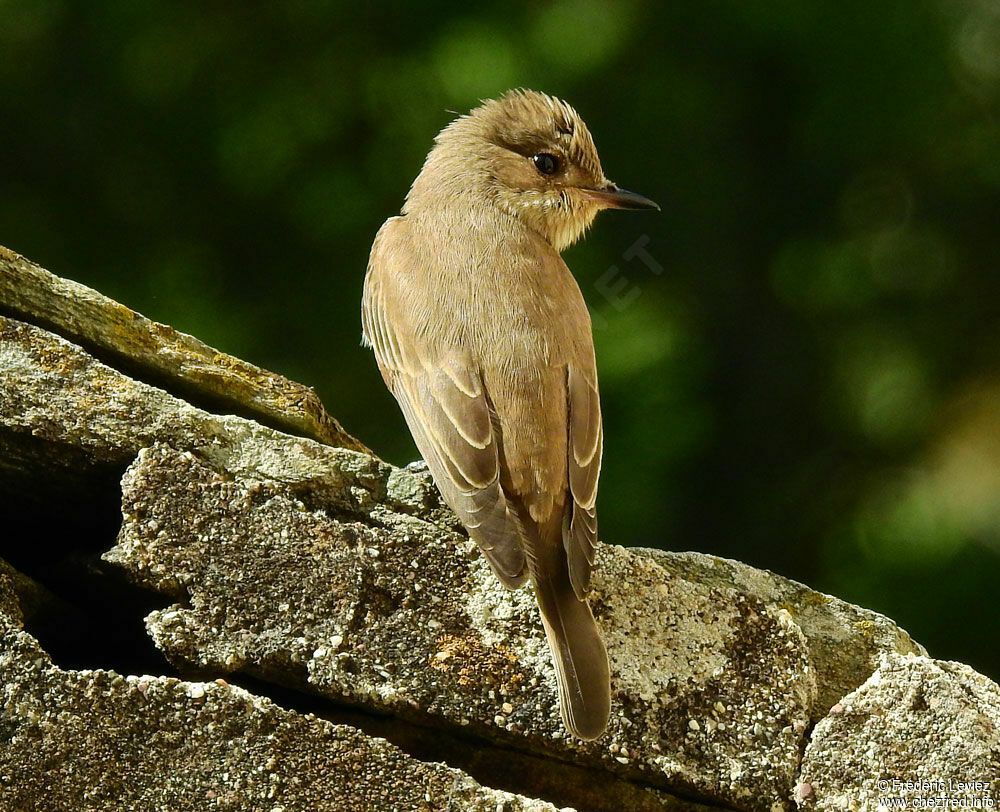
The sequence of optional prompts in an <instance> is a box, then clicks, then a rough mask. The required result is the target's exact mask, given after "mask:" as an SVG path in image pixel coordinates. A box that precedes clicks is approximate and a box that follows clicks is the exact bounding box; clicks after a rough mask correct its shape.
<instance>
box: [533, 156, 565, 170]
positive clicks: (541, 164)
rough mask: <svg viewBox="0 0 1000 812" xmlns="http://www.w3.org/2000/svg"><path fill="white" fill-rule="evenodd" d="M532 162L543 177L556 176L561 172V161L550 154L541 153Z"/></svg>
mask: <svg viewBox="0 0 1000 812" xmlns="http://www.w3.org/2000/svg"><path fill="white" fill-rule="evenodd" d="M531 160H532V162H533V163H534V164H535V169H537V170H538V171H539V172H541V173H542V174H543V175H554V174H555V173H556V172H557V171H558V170H559V159H558V158H557V157H556V156H555V155H551V154H550V153H548V152H539V153H538V154H537V155H535V156H534V157H533V158H532V159H531Z"/></svg>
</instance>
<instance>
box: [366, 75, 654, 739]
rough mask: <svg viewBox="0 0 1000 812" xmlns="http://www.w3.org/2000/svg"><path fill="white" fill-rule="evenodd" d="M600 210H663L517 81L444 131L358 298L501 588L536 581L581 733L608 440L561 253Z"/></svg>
mask: <svg viewBox="0 0 1000 812" xmlns="http://www.w3.org/2000/svg"><path fill="white" fill-rule="evenodd" d="M603 209H659V206H657V204H656V203H654V202H653V201H651V200H649V199H648V198H645V197H643V196H641V195H639V194H636V193H633V192H629V191H627V190H625V189H622V188H620V187H618V186H617V185H615V184H614V183H612V182H611V181H609V180H608V179H607V178H606V177H605V175H604V171H603V169H602V168H601V162H600V159H599V157H598V154H597V148H596V147H595V145H594V141H593V138H592V136H591V134H590V131H589V130H588V129H587V125H586V124H585V123H584V122H583V120H582V119H581V118H580V116H579V114H578V113H577V112H576V111H575V110H574V109H573V108H572V107H571V106H570V105H569V104H567V103H566V102H564V101H562V100H560V99H558V98H555V97H553V96H550V95H547V94H545V93H540V92H537V91H532V90H527V89H516V90H510V91H507V92H506V93H504V94H503V95H501V96H499V97H497V98H495V99H490V100H486V101H483V102H482V103H481V104H480V105H479V106H478V107H476V108H475V109H473V110H471V111H470V112H469V113H468V114H466V115H461V116H459V117H458V118H457V119H455V120H454V121H452V122H451V123H450V124H448V125H447V126H446V127H445V128H444V129H443V130H441V132H440V133H439V134H438V135H437V137H436V138H435V140H434V145H433V147H432V148H431V150H430V152H429V153H428V155H427V158H426V160H425V162H424V164H423V167H422V168H421V170H420V172H419V174H418V175H417V177H416V179H415V180H414V181H413V183H412V185H411V187H410V190H409V192H408V193H407V195H406V199H405V202H404V204H403V206H402V209H401V213H400V214H399V215H397V216H394V217H390V218H389V219H388V220H386V222H385V223H384V224H383V225H382V227H381V228H380V229H379V231H378V233H377V235H376V236H375V240H374V243H373V245H372V249H371V254H370V257H369V262H368V267H367V271H366V274H365V282H364V292H363V295H362V308H361V309H362V342H363V343H364V344H365V345H367V346H370V347H371V348H372V349H373V350H374V353H375V359H376V361H377V364H378V367H379V370H380V372H381V374H382V378H383V380H384V381H385V384H386V386H387V387H388V388H389V390H390V392H391V393H392V394H393V396H394V397H395V399H396V401H397V402H398V404H399V406H400V409H401V410H402V413H403V417H404V419H405V420H406V424H407V426H408V427H409V430H410V433H411V434H412V436H413V440H414V442H415V443H416V446H417V449H418V450H419V451H420V454H421V455H422V457H423V458H424V460H425V462H426V464H427V467H428V469H429V470H430V473H431V476H432V477H433V479H434V482H435V484H436V485H437V487H438V489H439V490H440V492H441V495H442V498H443V500H444V502H445V503H446V504H447V505H448V506H449V507H450V508H451V509H452V510H453V511H454V512H455V513H456V514H457V516H458V518H459V520H460V522H461V523H462V525H463V526H464V527H465V529H466V531H467V532H468V534H469V536H470V537H471V538H472V539H473V540H474V541H475V542H476V544H477V546H478V548H479V549H480V550H481V552H482V554H483V556H484V557H485V559H486V561H487V562H488V563H489V565H490V567H491V568H492V570H493V572H494V574H495V575H496V577H497V578H498V579H499V580H500V581H501V583H503V584H504V586H506V587H508V588H509V589H517V588H518V587H521V586H522V585H523V584H524V583H525V582H526V581H528V580H529V579H530V581H531V582H532V584H533V586H534V592H535V597H536V600H537V603H538V607H539V609H540V614H541V618H542V625H543V627H544V629H545V634H546V638H547V641H548V644H549V648H550V650H551V653H552V659H553V664H554V670H555V675H556V682H557V687H558V696H559V707H560V711H561V717H562V721H563V724H564V726H565V728H566V730H567V731H568V732H569V733H571V734H572V735H574V736H576V737H578V738H580V739H583V740H593V739H596V738H597V737H599V736H600V735H601V734H602V733H603V732H604V731H605V729H606V728H607V725H608V720H609V716H610V707H611V687H610V670H609V664H608V655H607V650H606V648H605V644H604V641H603V639H602V637H601V634H600V631H599V629H598V626H597V623H596V621H595V619H594V615H593V612H592V611H591V608H590V605H589V603H588V600H587V594H588V592H589V591H590V585H591V575H592V571H593V567H594V559H595V551H596V547H597V511H596V501H597V485H598V476H599V473H600V468H601V457H602V453H603V445H604V440H603V429H602V423H601V406H600V397H599V394H598V380H597V366H596V361H595V355H594V341H593V332H592V327H591V320H590V314H589V311H588V309H587V306H586V303H585V301H584V298H583V295H582V293H581V291H580V287H579V285H578V284H577V282H576V280H575V278H574V277H573V275H572V273H571V272H570V270H569V268H568V267H567V266H566V263H565V262H564V261H563V259H562V257H561V252H562V251H564V250H565V249H566V248H567V247H569V246H570V245H572V244H573V243H574V242H576V241H577V240H578V239H580V237H582V236H583V234H584V233H585V232H586V230H587V229H588V228H589V227H590V225H591V223H592V222H593V221H594V218H595V216H596V215H597V213H598V212H599V211H601V210H603Z"/></svg>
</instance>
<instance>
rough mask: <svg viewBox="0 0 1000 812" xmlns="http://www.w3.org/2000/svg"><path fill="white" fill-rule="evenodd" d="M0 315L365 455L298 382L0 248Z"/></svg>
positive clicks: (190, 392) (201, 395)
mask: <svg viewBox="0 0 1000 812" xmlns="http://www.w3.org/2000/svg"><path fill="white" fill-rule="evenodd" d="M0 313H4V314H5V315H11V316H14V317H16V318H26V319H27V320H28V321H30V322H31V323H33V324H38V325H41V326H44V327H46V328H48V329H51V330H52V331H53V332H55V333H58V334H59V335H61V336H64V337H66V338H68V339H70V340H71V341H73V342H74V343H77V344H81V345H83V346H85V347H88V348H89V349H91V350H93V351H96V352H98V353H100V354H107V355H109V356H111V357H114V358H116V359H118V360H121V361H124V362H125V363H127V365H128V366H129V368H130V369H133V370H137V371H138V372H139V373H140V374H143V375H145V376H147V377H152V378H155V379H156V380H157V381H158V382H160V383H161V384H162V385H165V386H167V387H168V388H170V389H171V391H174V390H175V389H176V390H180V391H182V392H183V393H184V394H185V395H187V396H189V397H191V396H194V397H196V398H198V399H199V400H203V401H210V402H212V403H213V405H215V406H217V407H221V408H220V410H225V411H235V412H237V413H239V414H247V415H248V416H251V417H253V418H255V419H257V420H259V421H260V422H262V423H265V424H267V425H273V426H275V427H277V428H280V429H282V430H284V431H290V432H292V433H294V434H302V435H304V436H306V437H312V438H313V439H316V440H319V441H321V442H324V443H329V444H331V445H336V446H343V447H345V448H350V449H353V450H355V451H368V449H367V448H365V446H364V445H362V444H361V443H360V442H358V441H357V440H356V439H354V438H353V437H351V435H349V434H348V433H347V432H346V431H344V429H343V427H342V426H341V425H340V424H339V423H338V422H337V421H336V420H335V419H334V418H333V417H331V416H330V414H328V413H327V411H326V409H324V408H323V404H322V403H320V400H319V398H318V397H317V396H316V393H315V392H313V391H312V390H311V389H309V388H308V387H306V386H303V385H302V384H300V383H295V382H294V381H290V380H288V379H287V378H284V377H282V376H281V375H276V374H275V373H273V372H269V371H268V370H266V369H261V368H260V367H256V366H254V365H253V364H249V363H247V362H246V361H242V360H240V359H239V358H234V357H232V356H231V355H226V354H225V353H223V352H219V351H218V350H216V349H213V348H212V347H209V346H208V345H206V344H203V343H202V342H201V341H199V340H198V339H196V338H194V337H192V336H189V335H187V334H185V333H181V332H178V331H177V330H175V329H174V328H173V327H169V326H167V325H166V324H159V323H157V322H155V321H150V320H149V319H147V318H146V317H145V316H143V315H142V314H140V313H136V312H135V311H134V310H131V309H130V308H127V307H125V306H124V305H122V304H119V303H118V302H116V301H114V300H113V299H109V298H108V297H107V296H104V295H103V294H101V293H98V292H97V291H96V290H92V289H91V288H88V287H86V286H85V285H81V284H79V283H78V282H73V281H72V280H69V279H61V278H60V277H58V276H55V275H53V274H51V273H49V272H48V271H46V270H45V269H44V268H40V267H39V266H38V265H35V264H34V263H33V262H30V261H29V260H27V259H25V258H24V257H22V256H20V255H18V254H16V253H14V252H13V251H11V250H10V249H9V248H4V247H3V246H0Z"/></svg>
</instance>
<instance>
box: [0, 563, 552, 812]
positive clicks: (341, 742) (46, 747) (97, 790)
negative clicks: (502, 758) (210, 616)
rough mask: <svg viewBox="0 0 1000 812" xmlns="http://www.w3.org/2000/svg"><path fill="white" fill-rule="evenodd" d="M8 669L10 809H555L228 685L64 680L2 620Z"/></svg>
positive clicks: (5, 797) (1, 769) (1, 755)
mask: <svg viewBox="0 0 1000 812" xmlns="http://www.w3.org/2000/svg"><path fill="white" fill-rule="evenodd" d="M12 595H13V593H12V590H11V589H10V581H9V579H8V578H7V576H6V575H3V574H0V607H3V608H7V609H8V610H10V609H11V607H13V606H15V604H16V599H15V598H13V597H12ZM0 674H2V677H3V679H2V683H0V808H2V809H3V810H4V812H119V811H121V812H126V811H127V812H207V811H208V810H228V811H229V812H364V811H365V810H370V812H386V811H387V810H400V812H403V811H404V810H406V811H407V812H409V810H413V811H414V812H416V811H417V810H421V811H424V810H425V811H426V812H432V810H437V811H439V812H445V811H446V810H447V811H449V812H455V811H457V810H482V812H497V810H504V811H505V812H520V811H523V812H529V810H530V812H544V811H545V810H549V811H550V812H551V811H552V810H554V809H555V807H553V806H551V805H550V804H547V803H543V802H541V801H536V800H531V799H528V798H523V797H520V796H517V795H512V794H510V793H507V792H499V791H497V790H493V789H487V788H484V787H481V786H479V785H478V784H477V783H476V782H475V781H473V780H472V779H471V778H469V777H468V776H467V775H465V774H463V773H461V772H459V771H458V770H454V769H450V768H448V767H445V766H444V765H441V764H428V763H424V762H420V761H417V760H415V759H412V758H409V757H408V756H406V755H405V754H404V753H402V752H401V751H400V750H399V749H397V748H396V747H394V746H392V745H390V744H388V743H387V742H385V741H384V740H382V739H376V738H371V737H368V736H366V735H364V734H363V733H361V732H360V731H358V730H356V729H354V728H352V727H348V726H346V725H334V724H331V723H329V722H326V721H324V720H322V719H317V718H316V717H314V716H310V715H301V714H297V713H293V712H290V711H287V710H283V709H281V708H279V707H278V706H276V705H275V704H274V703H272V702H270V701H269V700H267V699H262V698H261V697H257V696H254V695H252V694H249V693H247V692H246V691H244V690H242V689H241V688H236V687H233V686H231V685H228V684H226V683H225V682H223V681H221V680H220V681H213V682H184V681H181V680H177V679H170V678H166V677H155V676H127V677H125V676H121V675H118V674H116V673H114V672H112V671H63V670H61V669H59V668H57V667H55V666H54V665H53V664H52V662H51V661H50V659H49V657H48V656H47V655H46V654H45V652H43V651H42V650H41V649H40V648H39V647H38V645H37V643H36V642H35V640H34V639H33V638H31V637H30V636H29V635H28V634H26V633H24V632H23V631H20V630H19V628H18V622H17V618H16V617H12V616H11V615H10V614H7V613H2V612H0Z"/></svg>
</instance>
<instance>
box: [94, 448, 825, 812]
mask: <svg viewBox="0 0 1000 812" xmlns="http://www.w3.org/2000/svg"><path fill="white" fill-rule="evenodd" d="M123 492H124V501H123V505H124V516H125V521H124V524H123V527H122V531H121V534H120V536H119V541H118V545H117V546H116V547H115V548H114V549H113V550H111V551H110V552H109V553H108V554H106V556H105V557H106V558H107V559H108V560H110V561H113V562H115V563H117V564H119V565H120V566H122V567H123V568H125V570H126V571H127V572H128V574H129V577H130V578H133V579H135V581H136V582H137V583H139V584H141V585H144V586H147V587H150V588H153V589H157V590H160V591H162V592H164V593H165V594H168V595H170V596H171V597H173V598H174V599H175V600H178V603H176V604H174V605H171V606H170V607H168V608H166V609H164V610H162V611H157V612H154V613H153V614H152V615H151V616H150V617H149V618H148V621H147V626H148V628H149V631H150V633H151V635H152V636H153V638H154V640H155V641H156V643H157V645H158V646H159V647H160V648H161V649H162V650H163V651H164V652H165V653H166V654H167V655H168V656H169V657H170V658H171V660H172V661H174V662H175V664H177V665H178V666H179V667H181V669H182V670H184V669H196V670H197V671H199V672H208V673H215V674H220V673H221V674H226V673H230V672H233V671H238V670H246V671H249V672H251V673H254V674H256V675H258V676H263V677H265V678H270V679H275V680H279V681H283V682H285V683H288V682H293V683H295V684H298V685H300V686H301V687H303V688H304V689H307V690H311V691H314V692H316V693H320V694H322V695H325V696H329V697H331V698H332V699H336V700H337V701H340V702H348V703H351V704H355V705H359V706H362V707H366V708H370V709H372V710H376V711H380V712H391V713H394V714H397V715H400V716H404V717H410V718H415V719H421V720H423V721H428V720H429V721H435V722H437V723H438V724H444V725H449V726H455V727H459V728H467V729H468V730H470V731H472V732H475V733H477V734H481V735H486V736H490V737H491V738H496V739H499V740H501V741H504V742H508V743H509V744H511V745H513V746H518V747H524V748H530V749H532V750H534V751H535V752H541V753H551V754H554V755H558V756H559V757H561V758H569V759H573V760H575V761H578V762H579V763H583V764H592V765H594V766H598V765H599V766H600V767H602V768H603V769H606V770H608V771H610V772H613V773H618V774H621V775H623V776H629V777H638V778H641V779H643V780H645V781H648V782H650V783H653V784H657V785H660V786H665V787H668V788H671V789H674V790H678V791H682V792H685V793H689V794H697V795H698V796H703V797H708V798H713V799H719V800H722V801H724V802H727V803H729V804H732V805H735V806H740V807H745V808H770V806H771V805H772V804H773V803H774V802H775V801H776V800H778V799H780V798H781V797H782V796H783V795H787V792H788V788H789V787H790V786H791V784H792V782H793V780H794V777H795V775H796V772H797V767H798V759H799V755H800V753H801V749H802V747H803V746H804V733H805V729H806V726H807V722H808V709H809V708H810V706H811V703H812V700H813V691H814V683H813V676H812V672H811V670H810V668H809V663H808V660H807V657H806V646H805V641H804V638H803V636H802V634H801V632H800V631H799V629H798V628H797V627H796V626H795V624H794V623H793V622H792V621H791V619H790V615H789V613H788V612H786V611H783V610H772V609H769V608H767V607H766V606H764V605H763V604H762V603H761V602H760V601H759V600H757V599H755V598H753V597H751V596H749V595H746V594H741V593H737V592H735V591H733V590H727V589H724V588H721V587H705V586H702V585H699V584H696V583H694V582H691V581H686V580H683V579H680V578H676V577H673V576H671V575H670V574H669V573H667V572H666V571H664V570H663V568H662V567H660V566H659V564H657V563H656V562H655V561H652V560H650V559H649V558H646V557H643V556H636V555H633V554H631V553H629V552H628V551H626V550H624V549H622V548H620V547H610V546H602V548H601V551H600V557H599V562H598V575H597V578H596V580H595V587H594V594H593V605H594V608H595V613H596V615H597V617H598V621H599V622H600V624H601V626H602V628H603V629H604V633H605V636H606V639H607V643H608V650H609V652H610V653H611V662H612V684H613V688H614V693H615V702H614V707H613V710H612V719H611V724H610V727H609V731H608V733H607V734H606V735H605V736H604V737H602V738H601V739H600V740H599V741H597V742H593V743H583V742H579V741H576V740H574V739H571V738H569V737H567V736H566V735H565V734H564V732H563V728H562V724H561V722H560V719H559V713H558V707H557V702H556V697H555V686H554V680H553V676H552V671H551V663H550V660H549V655H548V650H547V648H546V645H545V638H544V634H543V632H542V630H541V627H540V624H539V620H538V616H537V610H536V608H535V605H534V601H533V599H532V597H531V595H530V593H529V592H526V591H523V590H522V591H519V592H509V591H508V590H506V589H504V588H503V587H502V586H500V584H499V583H498V582H497V580H496V579H495V578H494V577H493V576H492V575H491V573H490V572H489V569H488V567H487V565H486V564H485V562H484V561H483V560H482V559H481V558H480V556H479V555H478V553H477V552H476V550H475V547H474V545H472V544H471V543H469V542H468V541H466V540H464V539H462V538H460V537H458V536H455V535H452V534H449V533H447V532H445V531H443V530H442V529H441V528H438V527H435V526H433V525H430V524H427V523H426V522H423V521H420V520H419V519H416V518H414V517H410V516H403V515H401V514H396V513H392V512H390V511H386V510H384V509H373V510H372V512H371V514H370V515H369V516H368V518H367V519H366V521H358V520H351V518H350V517H345V516H342V515H338V511H337V509H336V506H331V505H324V504H323V501H322V498H321V497H320V496H318V495H317V494H316V493H312V494H310V495H309V496H308V497H301V498H300V496H296V494H295V492H294V491H290V490H288V489H287V486H286V485H285V484H282V483H276V482H273V481H266V480H261V479H258V478H254V477H246V476H243V475H239V474H235V475H234V473H233V472H232V471H229V470H225V469H222V468H220V467H217V466H215V465H213V464H211V463H210V462H209V461H207V460H205V459H203V458H201V457H200V456H199V455H198V454H196V453H192V452H190V451H176V450H174V449H172V448H170V447H168V446H165V445H157V446H155V447H153V448H150V449H146V450H144V451H142V452H141V453H140V455H139V457H138V459H137V461H136V463H135V464H134V465H133V466H132V467H131V468H130V469H129V471H128V473H127V474H126V476H125V478H124V480H123Z"/></svg>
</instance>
